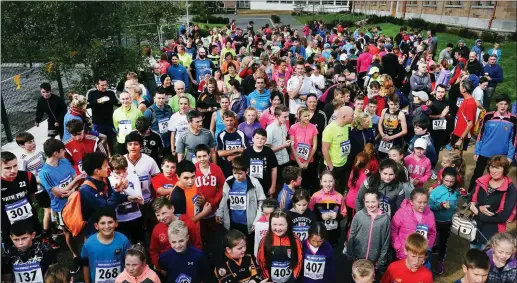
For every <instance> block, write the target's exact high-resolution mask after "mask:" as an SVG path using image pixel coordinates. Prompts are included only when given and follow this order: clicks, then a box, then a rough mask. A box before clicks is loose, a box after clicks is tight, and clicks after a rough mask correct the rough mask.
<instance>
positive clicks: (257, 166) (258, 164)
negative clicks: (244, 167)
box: [250, 160, 264, 179]
mask: <svg viewBox="0 0 517 283" xmlns="http://www.w3.org/2000/svg"><path fill="white" fill-rule="evenodd" d="M250 176H251V177H254V178H259V179H263V178H264V161H262V160H251V162H250Z"/></svg>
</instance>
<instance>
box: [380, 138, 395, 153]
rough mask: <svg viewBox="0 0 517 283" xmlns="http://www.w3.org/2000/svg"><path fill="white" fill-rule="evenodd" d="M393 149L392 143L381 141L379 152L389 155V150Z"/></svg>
mask: <svg viewBox="0 0 517 283" xmlns="http://www.w3.org/2000/svg"><path fill="white" fill-rule="evenodd" d="M392 147H393V142H392V141H388V142H387V141H383V140H381V143H380V144H379V151H380V152H384V153H389V152H390V149H391V148H392Z"/></svg>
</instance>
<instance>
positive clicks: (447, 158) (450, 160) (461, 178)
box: [430, 151, 467, 196]
mask: <svg viewBox="0 0 517 283" xmlns="http://www.w3.org/2000/svg"><path fill="white" fill-rule="evenodd" d="M441 166H442V169H440V171H439V172H438V180H437V181H438V182H437V184H436V185H435V186H434V187H436V186H439V185H440V184H441V183H442V178H443V177H442V175H443V171H444V170H445V168H447V167H452V168H454V169H456V182H457V183H456V185H457V187H458V191H459V192H460V193H461V194H462V195H464V196H465V195H467V191H466V190H465V189H464V188H463V186H464V185H465V170H466V167H467V165H466V162H465V160H464V159H463V157H461V156H460V155H459V154H458V153H456V152H452V151H451V152H445V154H444V155H443V156H442V162H441ZM434 187H433V186H432V187H431V188H430V189H431V190H432V189H434Z"/></svg>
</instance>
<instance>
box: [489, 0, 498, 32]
mask: <svg viewBox="0 0 517 283" xmlns="http://www.w3.org/2000/svg"><path fill="white" fill-rule="evenodd" d="M496 8H497V1H494V9H493V10H492V16H490V21H488V29H491V28H492V22H493V21H494V19H495V10H496Z"/></svg>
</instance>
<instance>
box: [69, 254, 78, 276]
mask: <svg viewBox="0 0 517 283" xmlns="http://www.w3.org/2000/svg"><path fill="white" fill-rule="evenodd" d="M79 271H81V259H80V258H79V257H78V256H77V257H74V259H73V260H72V268H71V269H70V275H72V276H75V275H76V274H78V273H79Z"/></svg>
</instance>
